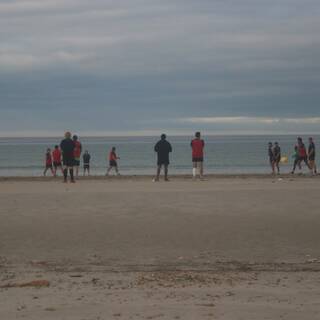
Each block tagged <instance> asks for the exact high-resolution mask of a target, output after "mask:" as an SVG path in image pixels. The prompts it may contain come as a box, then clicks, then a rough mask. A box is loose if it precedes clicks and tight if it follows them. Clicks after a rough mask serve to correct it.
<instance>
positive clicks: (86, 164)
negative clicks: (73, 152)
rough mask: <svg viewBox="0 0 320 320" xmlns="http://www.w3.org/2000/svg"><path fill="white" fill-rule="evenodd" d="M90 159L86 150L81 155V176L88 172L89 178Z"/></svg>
mask: <svg viewBox="0 0 320 320" xmlns="http://www.w3.org/2000/svg"><path fill="white" fill-rule="evenodd" d="M90 159H91V156H90V154H89V152H88V150H86V151H85V152H84V154H83V157H82V160H83V176H85V175H86V171H87V172H88V176H90Z"/></svg>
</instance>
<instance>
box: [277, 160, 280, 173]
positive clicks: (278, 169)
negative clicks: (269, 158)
mask: <svg viewBox="0 0 320 320" xmlns="http://www.w3.org/2000/svg"><path fill="white" fill-rule="evenodd" d="M276 167H277V173H278V174H280V165H279V161H277V162H276Z"/></svg>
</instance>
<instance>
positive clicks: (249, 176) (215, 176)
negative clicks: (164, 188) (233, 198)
mask: <svg viewBox="0 0 320 320" xmlns="http://www.w3.org/2000/svg"><path fill="white" fill-rule="evenodd" d="M318 176H319V175H313V176H311V175H310V174H308V173H303V174H294V175H292V174H290V173H284V174H280V175H272V174H265V173H243V174H233V173H231V174H224V173H221V174H219V173H217V174H207V175H205V176H204V179H205V180H211V179H311V178H313V179H315V178H317V177H318ZM153 178H154V175H152V174H144V175H120V176H116V175H110V176H105V175H91V176H85V177H84V176H81V175H80V176H79V178H78V180H80V181H81V180H83V181H108V180H117V181H118V180H120V181H121V180H137V181H145V180H150V179H151V180H152V179H153ZM162 178H163V177H162V176H161V177H160V180H162ZM61 179H62V176H57V177H52V176H47V177H43V176H0V182H10V181H12V182H19V181H21V182H33V181H42V182H52V181H59V180H61ZM169 179H174V180H175V181H179V180H183V181H185V180H192V175H191V174H190V175H188V174H172V175H169Z"/></svg>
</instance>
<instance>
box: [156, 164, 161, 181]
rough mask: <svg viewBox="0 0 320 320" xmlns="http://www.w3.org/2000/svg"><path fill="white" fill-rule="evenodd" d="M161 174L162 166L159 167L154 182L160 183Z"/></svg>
mask: <svg viewBox="0 0 320 320" xmlns="http://www.w3.org/2000/svg"><path fill="white" fill-rule="evenodd" d="M160 173H161V165H158V166H157V173H156V177H155V178H154V181H159V179H160Z"/></svg>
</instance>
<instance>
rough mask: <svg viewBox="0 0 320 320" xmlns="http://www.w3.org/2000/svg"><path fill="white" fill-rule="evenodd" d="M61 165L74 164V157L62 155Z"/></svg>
mask: <svg viewBox="0 0 320 320" xmlns="http://www.w3.org/2000/svg"><path fill="white" fill-rule="evenodd" d="M63 165H64V166H65V167H73V166H74V158H73V157H63Z"/></svg>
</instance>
